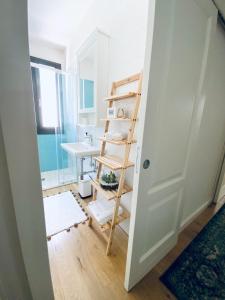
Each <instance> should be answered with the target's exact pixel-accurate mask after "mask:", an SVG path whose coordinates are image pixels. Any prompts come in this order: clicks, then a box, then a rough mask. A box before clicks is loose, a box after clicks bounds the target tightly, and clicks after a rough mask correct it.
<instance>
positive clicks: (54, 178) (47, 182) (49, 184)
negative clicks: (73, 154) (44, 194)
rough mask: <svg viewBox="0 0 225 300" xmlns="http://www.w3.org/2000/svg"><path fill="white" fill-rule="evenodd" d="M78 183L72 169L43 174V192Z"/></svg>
mask: <svg viewBox="0 0 225 300" xmlns="http://www.w3.org/2000/svg"><path fill="white" fill-rule="evenodd" d="M76 181H77V180H76V174H73V173H72V172H71V169H70V168H66V169H60V170H53V171H47V172H41V183H42V189H43V190H46V189H50V188H54V187H57V186H60V185H63V184H67V183H71V182H76Z"/></svg>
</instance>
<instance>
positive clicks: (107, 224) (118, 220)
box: [99, 211, 130, 232]
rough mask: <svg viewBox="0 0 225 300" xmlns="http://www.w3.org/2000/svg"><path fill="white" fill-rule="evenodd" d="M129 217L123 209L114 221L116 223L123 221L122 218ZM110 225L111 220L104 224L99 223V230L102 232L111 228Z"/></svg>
mask: <svg viewBox="0 0 225 300" xmlns="http://www.w3.org/2000/svg"><path fill="white" fill-rule="evenodd" d="M129 217H130V214H129V213H128V212H127V211H124V212H123V213H122V214H121V215H119V216H118V217H117V220H116V223H115V225H118V224H120V223H121V222H123V221H124V220H126V219H128V218H129ZM111 226H112V221H109V222H107V223H106V224H104V225H99V227H100V230H101V231H102V232H105V231H107V230H110V229H111Z"/></svg>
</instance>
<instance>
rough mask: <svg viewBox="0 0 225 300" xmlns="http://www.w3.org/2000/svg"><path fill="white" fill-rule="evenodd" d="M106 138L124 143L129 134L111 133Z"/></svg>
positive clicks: (107, 133) (106, 134)
mask: <svg viewBox="0 0 225 300" xmlns="http://www.w3.org/2000/svg"><path fill="white" fill-rule="evenodd" d="M105 138H106V139H108V140H114V141H122V140H124V139H126V138H127V134H126V133H124V132H113V131H111V132H110V131H109V132H106V133H105Z"/></svg>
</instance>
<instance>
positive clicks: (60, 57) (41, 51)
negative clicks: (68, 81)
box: [29, 37, 66, 70]
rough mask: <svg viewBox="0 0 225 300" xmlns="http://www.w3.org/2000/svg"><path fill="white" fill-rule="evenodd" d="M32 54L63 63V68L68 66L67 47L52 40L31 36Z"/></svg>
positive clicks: (30, 47) (30, 46)
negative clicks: (51, 41) (53, 42)
mask: <svg viewBox="0 0 225 300" xmlns="http://www.w3.org/2000/svg"><path fill="white" fill-rule="evenodd" d="M29 49H30V55H31V56H35V57H38V58H42V59H46V60H49V61H53V62H56V63H59V64H61V66H62V70H65V66H66V49H65V48H64V47H62V46H59V45H55V44H52V43H50V42H47V41H44V40H40V39H36V38H32V37H30V38H29Z"/></svg>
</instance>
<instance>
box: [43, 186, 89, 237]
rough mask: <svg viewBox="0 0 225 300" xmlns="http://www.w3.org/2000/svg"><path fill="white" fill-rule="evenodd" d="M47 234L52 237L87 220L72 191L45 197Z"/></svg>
mask: <svg viewBox="0 0 225 300" xmlns="http://www.w3.org/2000/svg"><path fill="white" fill-rule="evenodd" d="M44 212H45V224H46V235H47V237H48V238H49V237H51V236H53V235H55V234H57V233H60V232H62V231H64V230H68V229H70V228H71V227H73V226H74V225H77V224H79V223H82V222H84V221H86V220H87V216H86V214H85V213H84V212H83V210H82V207H80V205H79V204H78V203H77V201H76V199H75V198H74V196H73V194H72V193H71V192H69V191H68V192H64V193H60V194H57V195H54V196H49V197H45V198H44Z"/></svg>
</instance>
